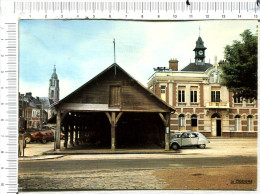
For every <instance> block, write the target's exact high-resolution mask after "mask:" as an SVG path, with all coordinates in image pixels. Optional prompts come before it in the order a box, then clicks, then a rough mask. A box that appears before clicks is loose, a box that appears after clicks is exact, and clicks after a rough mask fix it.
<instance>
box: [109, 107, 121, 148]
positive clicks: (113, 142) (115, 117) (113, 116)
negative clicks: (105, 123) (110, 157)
mask: <svg viewBox="0 0 260 194" xmlns="http://www.w3.org/2000/svg"><path fill="white" fill-rule="evenodd" d="M122 114H123V113H122V112H120V113H119V114H118V115H116V112H112V113H111V115H110V114H109V112H106V115H107V118H108V120H109V122H110V125H111V150H112V151H115V149H116V125H117V122H118V121H119V119H120V117H121V116H122Z"/></svg>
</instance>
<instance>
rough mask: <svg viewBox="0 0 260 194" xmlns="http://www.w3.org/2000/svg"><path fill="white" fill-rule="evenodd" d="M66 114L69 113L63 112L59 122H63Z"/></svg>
mask: <svg viewBox="0 0 260 194" xmlns="http://www.w3.org/2000/svg"><path fill="white" fill-rule="evenodd" d="M68 112H69V111H65V112H64V113H63V114H62V116H61V118H60V122H62V121H63V119H64V118H65V116H66V115H67V113H68Z"/></svg>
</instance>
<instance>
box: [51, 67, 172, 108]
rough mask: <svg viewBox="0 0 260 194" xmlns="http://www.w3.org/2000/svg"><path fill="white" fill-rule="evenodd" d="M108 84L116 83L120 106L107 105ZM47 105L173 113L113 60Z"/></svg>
mask: <svg viewBox="0 0 260 194" xmlns="http://www.w3.org/2000/svg"><path fill="white" fill-rule="evenodd" d="M111 86H120V98H121V99H120V101H121V106H120V107H110V98H111ZM51 107H55V108H58V109H63V110H64V109H66V110H73V109H74V108H76V110H81V111H129V112H175V109H174V108H173V107H171V106H170V105H168V104H167V103H166V102H165V101H163V100H162V99H161V98H159V97H158V96H156V95H155V94H153V93H152V92H151V91H150V90H148V89H147V88H146V87H144V86H143V85H142V84H141V83H139V82H138V81H137V80H136V79H134V78H133V77H132V76H131V75H129V74H128V73H127V72H126V71H125V70H124V69H123V68H122V67H120V66H119V65H118V64H116V63H114V64H112V65H110V66H109V67H108V68H106V69H105V70H104V71H102V72H101V73H99V74H98V75H97V76H95V77H94V78H92V79H91V80H89V81H88V82H86V83H85V84H83V85H82V86H81V87H79V88H78V89H76V90H75V91H73V92H72V93H71V94H69V95H68V96H66V97H65V98H63V99H62V100H60V101H59V102H57V103H54V104H52V105H51Z"/></svg>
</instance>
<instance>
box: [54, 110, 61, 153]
mask: <svg viewBox="0 0 260 194" xmlns="http://www.w3.org/2000/svg"><path fill="white" fill-rule="evenodd" d="M60 128H61V117H60V110H58V111H57V116H56V133H55V140H56V144H55V145H56V149H60Z"/></svg>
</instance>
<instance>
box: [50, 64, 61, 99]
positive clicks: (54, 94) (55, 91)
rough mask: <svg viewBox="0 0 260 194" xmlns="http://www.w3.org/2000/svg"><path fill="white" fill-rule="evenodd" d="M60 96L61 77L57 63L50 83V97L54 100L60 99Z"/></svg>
mask: <svg viewBox="0 0 260 194" xmlns="http://www.w3.org/2000/svg"><path fill="white" fill-rule="evenodd" d="M59 96H60V87H59V79H58V75H57V73H56V65H54V67H53V73H52V75H51V79H50V83H49V99H51V100H53V102H57V101H59V98H60V97H59Z"/></svg>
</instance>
